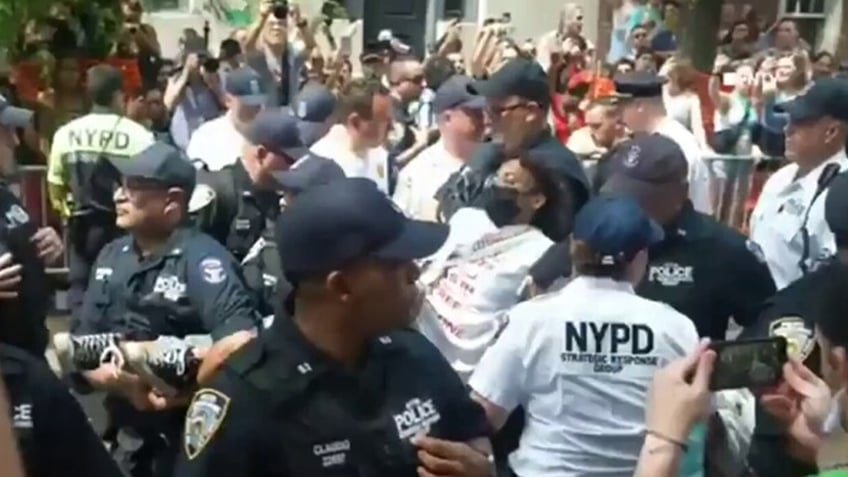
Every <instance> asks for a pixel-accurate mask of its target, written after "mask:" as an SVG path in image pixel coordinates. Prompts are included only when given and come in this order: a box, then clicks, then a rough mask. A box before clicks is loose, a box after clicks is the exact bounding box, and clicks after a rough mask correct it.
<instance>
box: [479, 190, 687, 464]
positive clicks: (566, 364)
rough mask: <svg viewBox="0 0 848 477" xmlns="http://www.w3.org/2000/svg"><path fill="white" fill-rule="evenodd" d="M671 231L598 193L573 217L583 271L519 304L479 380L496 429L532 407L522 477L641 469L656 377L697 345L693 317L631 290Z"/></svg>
mask: <svg viewBox="0 0 848 477" xmlns="http://www.w3.org/2000/svg"><path fill="white" fill-rule="evenodd" d="M662 238H663V231H662V228H660V227H659V225H657V224H656V223H655V222H653V221H652V220H651V219H650V218H648V216H647V215H646V214H645V213H644V212H643V211H642V209H641V207H640V206H639V204H638V202H636V201H635V200H634V199H632V198H628V197H600V198H596V199H593V200H592V201H590V202H589V203H588V204H587V205H586V206H584V207H583V209H581V210H580V212H579V213H578V214H577V217H576V220H575V224H574V232H573V244H572V255H573V260H574V269H575V272H576V277H575V278H574V279H573V280H572V281H571V282H570V283H569V284H568V285H566V286H565V288H563V289H562V290H560V291H557V292H555V293H551V294H548V295H544V296H541V297H539V298H537V299H535V300H532V301H529V302H525V303H522V304H520V305H518V306H516V307H515V308H513V309H512V310H511V311H510V312H509V324H508V325H507V327H506V328H505V329H504V331H503V333H502V334H501V336H500V338H499V339H498V341H496V342H495V344H494V345H492V347H491V348H489V349H488V351H486V353H485V354H484V355H483V358H482V360H481V361H480V364H479V365H478V366H477V368H476V370H475V371H474V374H473V375H472V376H471V379H470V381H469V386H470V387H471V389H472V396H473V397H474V398H475V399H477V400H478V402H480V403H481V405H482V406H483V408H484V409H485V410H486V414H487V416H488V417H489V421H490V422H491V424H492V426H493V427H494V428H496V429H497V428H499V427H500V426H502V425H503V423H504V421H505V419H506V417H507V415H508V414H509V412H510V411H512V410H513V409H514V408H516V407H517V406H524V408H525V410H526V413H527V424H526V426H525V428H524V432H523V433H522V436H521V442H520V444H519V447H518V450H516V451H515V452H514V453H513V454H512V455H510V459H509V464H510V468H511V470H512V472H513V473H514V474H515V475H517V476H520V477H535V476H539V475H556V476H560V477H569V476H574V477H576V476H581V477H585V476H593V477H595V476H598V477H600V476H603V477H631V476H632V475H633V472H634V470H635V468H636V462H637V460H638V456H639V449H640V447H641V443H642V440H643V438H644V433H645V432H646V429H645V427H644V422H645V409H644V403H645V399H646V395H647V390H648V385H649V384H650V381H651V377H652V376H653V373H654V372H655V371H656V370H657V369H659V368H660V367H662V366H664V365H665V364H666V363H668V362H669V361H671V360H674V359H677V358H680V357H683V356H685V355H686V354H687V353H690V352H692V351H693V350H694V349H695V348H696V347H697V346H698V333H697V331H696V330H695V326H694V325H693V324H692V322H691V321H690V320H689V319H687V318H686V317H685V316H683V315H681V314H680V313H678V312H676V311H674V310H673V309H672V308H671V307H669V306H668V305H665V304H662V303H659V302H655V301H651V300H647V299H645V298H641V297H639V296H638V295H636V293H635V292H634V290H633V287H634V286H635V285H636V284H638V283H639V281H640V280H641V279H642V278H643V277H644V275H645V268H646V265H647V263H648V248H649V247H650V246H652V245H654V244H657V243H659V242H660V241H661V240H662ZM647 432H649V433H650V432H651V430H650V429H648V430H647ZM655 434H656V433H655ZM657 437H658V438H660V439H670V437H669V436H664V435H659V434H657Z"/></svg>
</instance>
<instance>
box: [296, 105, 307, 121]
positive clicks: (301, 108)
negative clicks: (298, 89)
mask: <svg viewBox="0 0 848 477" xmlns="http://www.w3.org/2000/svg"><path fill="white" fill-rule="evenodd" d="M307 109H308V105H307V104H306V101H299V102H298V103H297V117H299V118H300V119H305V118H306V113H307V112H308V111H307Z"/></svg>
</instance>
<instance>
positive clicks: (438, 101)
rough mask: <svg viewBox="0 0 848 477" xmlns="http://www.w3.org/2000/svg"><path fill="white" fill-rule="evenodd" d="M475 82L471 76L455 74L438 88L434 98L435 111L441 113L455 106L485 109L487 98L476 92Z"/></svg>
mask: <svg viewBox="0 0 848 477" xmlns="http://www.w3.org/2000/svg"><path fill="white" fill-rule="evenodd" d="M473 84H474V82H473V81H472V80H471V78H469V77H467V76H462V75H455V76H451V77H450V78H448V80H447V81H445V82H444V83H442V85H441V86H439V89H437V90H436V97H435V98H433V111H434V112H435V113H436V114H441V113H443V112H445V111H448V110H451V109H454V108H468V109H483V108H485V107H486V98H484V97H483V96H480V95H479V94H477V93H476V90H474V88H473Z"/></svg>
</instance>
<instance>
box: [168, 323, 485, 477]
mask: <svg viewBox="0 0 848 477" xmlns="http://www.w3.org/2000/svg"><path fill="white" fill-rule="evenodd" d="M489 430H490V429H489V425H488V422H487V420H486V417H485V413H484V412H483V410H482V408H481V407H480V406H479V405H478V404H477V403H475V402H474V401H472V400H471V399H470V397H469V393H468V390H467V388H466V387H465V386H464V385H463V384H462V382H461V381H460V379H459V377H458V376H457V375H456V373H455V372H453V370H452V369H451V367H450V365H449V364H448V363H447V362H446V361H445V359H444V358H443V357H442V355H441V354H440V353H439V352H438V350H437V349H436V348H435V347H433V345H432V344H430V342H428V341H427V340H426V338H424V337H422V336H421V335H420V334H418V333H416V332H414V331H397V332H394V333H391V334H389V335H386V336H383V337H380V338H377V339H375V340H374V341H373V343H372V344H371V346H370V348H369V350H368V351H367V354H366V357H365V358H364V359H363V361H362V365H361V367H359V368H358V369H356V370H348V369H343V368H341V367H340V366H338V365H337V364H335V363H334V362H332V361H330V360H329V359H328V358H327V357H325V355H323V354H322V353H321V352H319V351H318V350H317V349H316V348H314V347H313V346H312V345H311V344H310V343H309V342H308V341H307V340H306V339H305V338H304V337H303V335H302V334H301V332H300V331H299V330H298V329H297V327H296V325H295V324H294V322H293V321H292V320H291V319H287V318H278V319H276V320H275V322H274V325H273V326H272V327H271V329H269V330H267V331H266V332H265V333H263V334H262V335H260V336H259V338H257V339H256V340H254V341H253V342H251V343H249V344H247V345H246V346H245V347H244V348H242V349H241V350H239V351H238V352H237V353H236V354H234V355H233V356H232V357H230V358H229V359H228V361H227V362H226V363H225V365H224V367H223V369H222V370H220V371H219V372H218V374H217V375H216V376H215V377H214V378H213V380H212V381H211V383H210V384H209V386H208V387H206V388H203V389H200V390H199V391H198V392H197V393H196V394H195V396H194V399H193V401H192V404H191V406H190V408H189V411H188V414H187V417H186V427H185V430H184V436H183V442H182V443H181V445H180V447H181V449H182V453H181V456H180V457H179V458H178V462H177V467H176V472H175V473H174V475H175V477H201V476H202V477H218V476H220V477H232V476H234V475H250V476H253V477H271V476H273V477H283V476H292V477H299V476H310V477H321V476H351V477H353V476H360V475H386V476H388V475H391V476H398V477H404V476H410V477H411V476H415V475H417V474H416V466H417V465H418V459H417V457H416V450H415V448H414V446H413V445H412V444H411V443H410V439H411V438H412V437H414V436H416V435H419V434H427V435H430V436H433V437H436V438H441V439H447V440H451V441H458V442H465V441H469V440H471V439H474V438H478V437H486V436H488V434H489Z"/></svg>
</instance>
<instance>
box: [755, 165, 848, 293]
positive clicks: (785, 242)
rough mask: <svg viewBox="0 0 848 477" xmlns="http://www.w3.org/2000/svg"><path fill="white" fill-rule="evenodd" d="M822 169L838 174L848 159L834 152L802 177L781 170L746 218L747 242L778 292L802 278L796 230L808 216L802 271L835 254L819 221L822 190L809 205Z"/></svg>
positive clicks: (830, 238) (832, 240)
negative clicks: (754, 248) (758, 254)
mask: <svg viewBox="0 0 848 477" xmlns="http://www.w3.org/2000/svg"><path fill="white" fill-rule="evenodd" d="M828 164H838V165H839V167H840V170H843V171H844V170H846V169H848V157H846V156H845V152H840V153H839V154H837V155H835V156H833V157H832V158H830V159H828V160H827V161H825V162H823V163H822V164H821V165H819V166H818V167H816V168H815V169H813V170H812V171H810V172H809V173H807V174H806V175H804V176H803V177H796V176H797V174H798V165H797V164H794V163H793V164H787V165H785V166H783V167H782V168H781V169H780V170H779V171H777V172H775V173H774V174H773V175H772V176H771V177H769V179H768V181H766V184H765V186H763V191H762V193H761V194H760V198H759V200H758V201H757V205H756V207H754V212H753V213H752V214H751V235H750V237H751V240H752V241H753V242H754V243H756V244H757V245H758V246H759V248H760V249H761V250H762V253H763V256H764V257H765V260H766V264H767V265H768V267H769V271H770V272H771V276H772V278H773V279H774V284H775V285H776V286H777V289H778V290H781V289H783V288H785V287H786V286H787V285H789V284H790V283H792V282H794V281H795V280H797V279H799V278H801V276H802V274H803V273H802V270H801V266H800V262H801V257H802V256H803V251H804V240H803V237H802V232H801V229H802V226H803V223H804V216H805V215H806V214H807V213H808V211H809V217H808V218H807V231H808V232H809V236H810V249H809V255H808V257H807V258H808V262H807V266H808V267H809V269H810V270H812V269H813V268H814V267H815V265H817V264H818V263H822V262H823V261H825V260H826V259H828V258H829V257H830V256H831V255H833V254H834V253H836V239H835V238H834V236H833V232H831V231H830V227H828V226H827V221H825V219H824V203H825V200H826V199H827V189H825V191H824V192H823V193H822V194H821V195H820V196H819V197H818V199H816V201H815V202H814V203H812V201H813V196H814V195H815V193H816V189H817V188H818V183H819V177H820V176H821V174H822V172H823V171H824V168H825V167H826V166H827V165H828ZM811 203H812V205H811Z"/></svg>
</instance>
